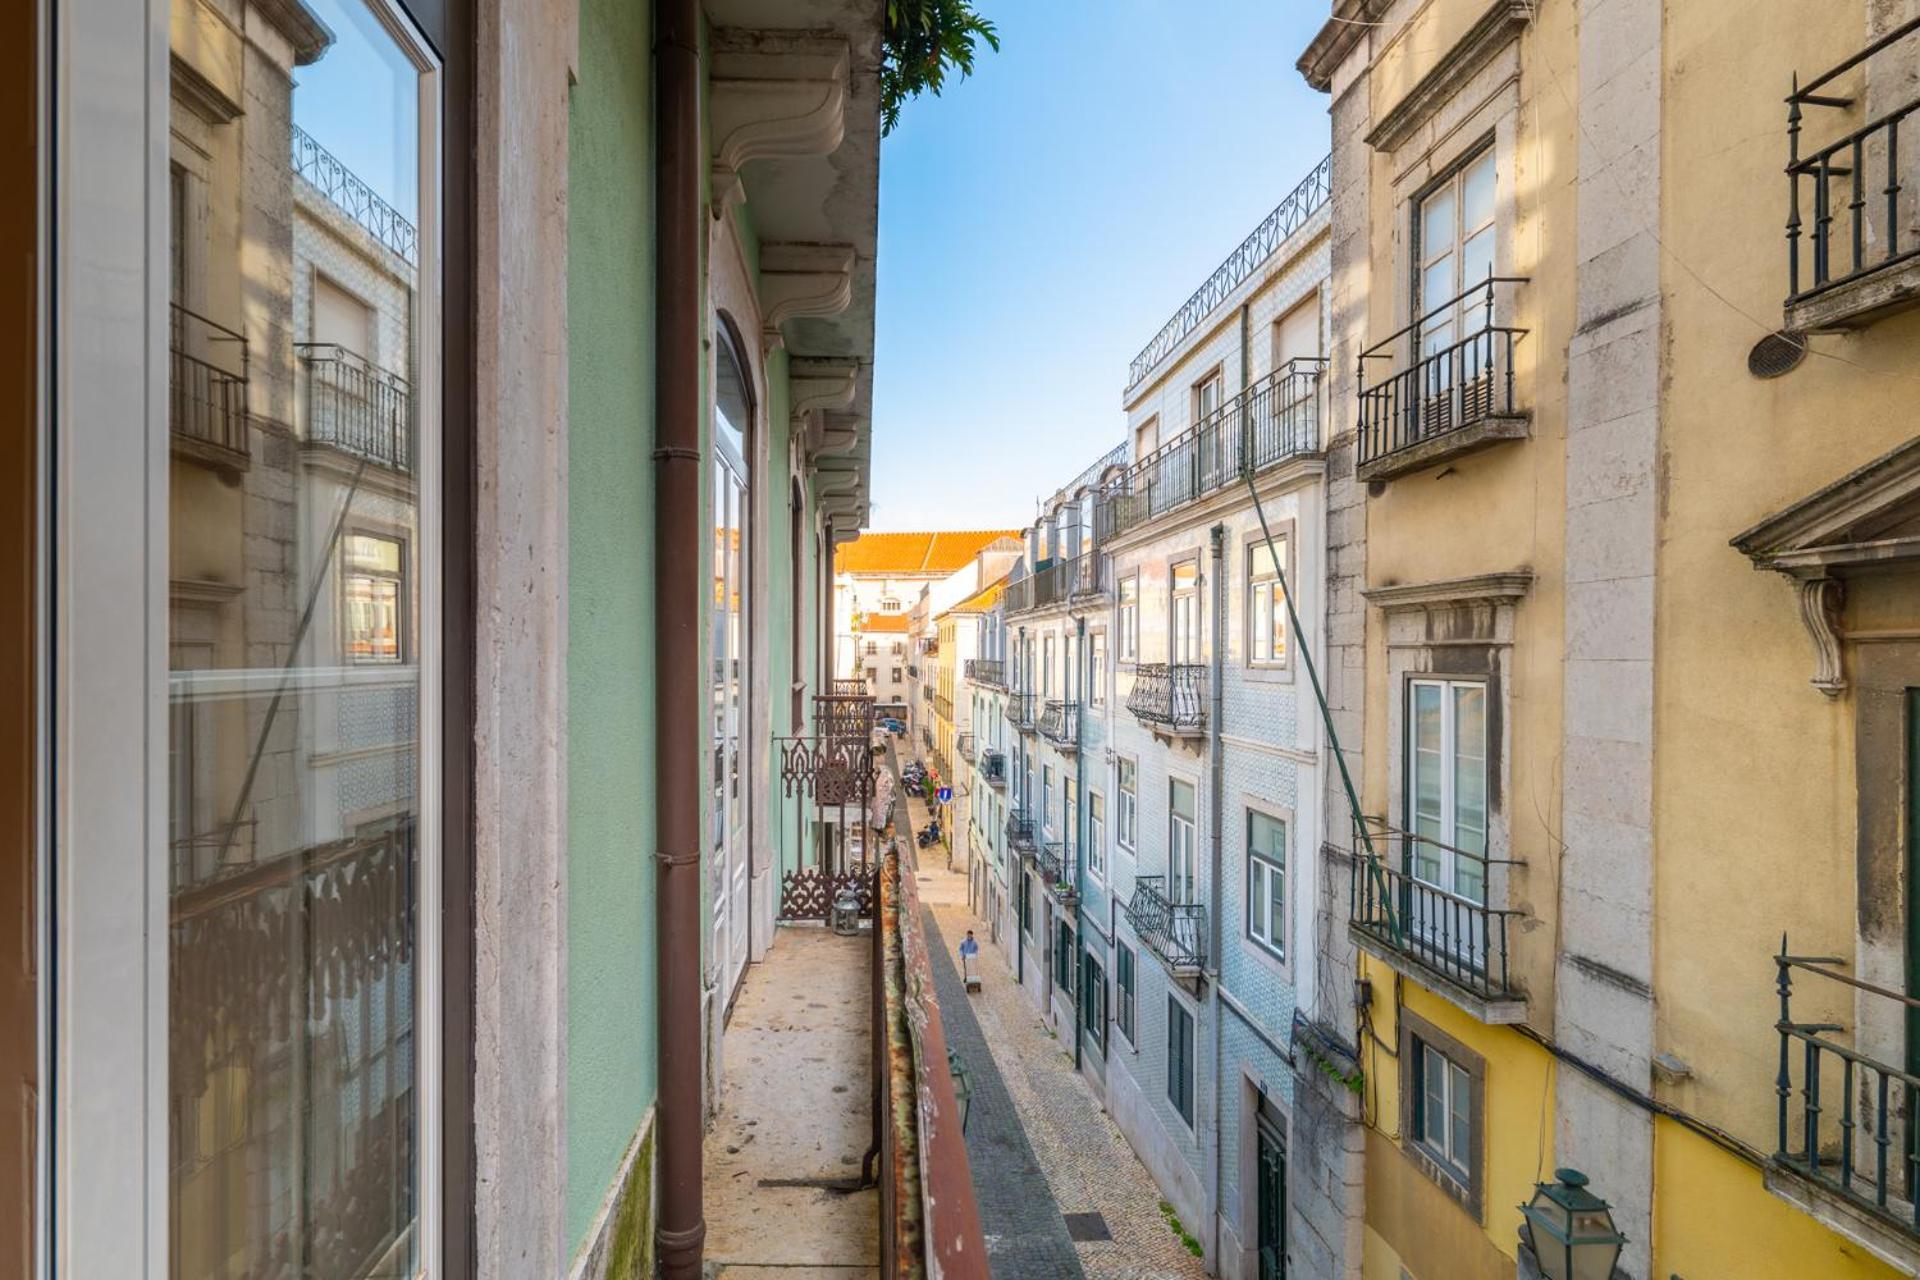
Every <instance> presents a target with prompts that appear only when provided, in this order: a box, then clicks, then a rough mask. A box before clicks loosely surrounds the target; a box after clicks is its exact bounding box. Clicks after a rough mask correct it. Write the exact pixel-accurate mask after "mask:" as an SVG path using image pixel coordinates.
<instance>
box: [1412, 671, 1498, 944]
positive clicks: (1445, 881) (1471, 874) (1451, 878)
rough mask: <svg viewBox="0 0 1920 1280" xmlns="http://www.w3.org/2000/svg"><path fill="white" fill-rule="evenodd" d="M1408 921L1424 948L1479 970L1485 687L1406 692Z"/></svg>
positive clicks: (1420, 684)
mask: <svg viewBox="0 0 1920 1280" xmlns="http://www.w3.org/2000/svg"><path fill="white" fill-rule="evenodd" d="M1408 700H1409V704H1410V705H1409V715H1408V717H1407V734H1408V741H1407V755H1408V763H1409V768H1408V797H1407V812H1408V815H1409V823H1408V825H1409V828H1410V830H1409V836H1410V841H1409V844H1408V865H1407V868H1406V870H1407V872H1408V874H1409V876H1410V877H1411V878H1412V880H1413V881H1415V882H1417V883H1416V884H1414V885H1413V886H1411V887H1410V899H1411V900H1410V901H1409V902H1408V903H1406V904H1404V905H1405V907H1406V915H1407V917H1408V919H1409V920H1410V921H1411V923H1412V926H1413V928H1414V929H1415V930H1416V931H1417V932H1418V934H1419V935H1420V936H1421V937H1422V939H1423V940H1424V941H1425V942H1426V944H1427V945H1429V946H1436V947H1442V948H1444V949H1446V950H1447V951H1448V952H1449V953H1450V954H1452V955H1454V956H1458V957H1461V958H1464V959H1467V960H1469V961H1470V962H1472V963H1474V964H1476V965H1477V964H1478V963H1479V961H1480V959H1481V953H1482V950H1483V948H1484V939H1483V938H1482V937H1481V936H1480V925H1481V922H1482V920H1483V918H1484V913H1483V912H1480V911H1477V910H1476V908H1478V907H1484V906H1485V905H1486V901H1487V686H1486V685H1485V684H1482V683H1480V682H1478V681H1466V680H1415V681H1413V682H1412V684H1411V686H1410V687H1409V691H1408Z"/></svg>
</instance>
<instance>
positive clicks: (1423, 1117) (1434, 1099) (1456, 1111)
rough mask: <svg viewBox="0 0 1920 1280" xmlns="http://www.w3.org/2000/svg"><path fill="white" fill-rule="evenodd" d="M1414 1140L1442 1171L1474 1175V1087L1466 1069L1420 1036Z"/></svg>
mask: <svg viewBox="0 0 1920 1280" xmlns="http://www.w3.org/2000/svg"><path fill="white" fill-rule="evenodd" d="M1413 1061H1414V1076H1415V1078H1416V1079H1417V1080H1418V1081H1419V1082H1420V1084H1419V1091H1418V1092H1417V1093H1416V1094H1415V1095H1414V1099H1413V1137H1414V1141H1416V1142H1418V1143H1419V1144H1420V1145H1421V1146H1422V1147H1424V1148H1425V1149H1426V1153H1427V1154H1428V1155H1429V1156H1431V1157H1433V1159H1434V1161H1435V1162H1436V1163H1437V1164H1439V1166H1440V1167H1441V1169H1442V1170H1444V1171H1445V1172H1447V1173H1450V1174H1452V1175H1454V1176H1455V1177H1456V1178H1458V1179H1459V1180H1460V1181H1461V1182H1463V1183H1464V1182H1466V1181H1467V1180H1468V1178H1470V1177H1471V1176H1472V1172H1473V1169H1472V1163H1471V1162H1472V1158H1473V1141H1472V1135H1473V1087H1472V1079H1471V1077H1469V1076H1468V1074H1467V1069H1466V1068H1465V1067H1463V1066H1461V1065H1460V1064H1459V1063H1457V1062H1454V1061H1453V1060H1452V1059H1451V1058H1449V1057H1447V1055H1446V1054H1444V1053H1442V1052H1440V1050H1438V1049H1436V1048H1434V1047H1433V1046H1432V1045H1430V1044H1428V1043H1427V1042H1426V1041H1424V1040H1422V1039H1420V1038H1419V1037H1418V1036H1415V1037H1414V1040H1413Z"/></svg>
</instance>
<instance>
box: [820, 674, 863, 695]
mask: <svg viewBox="0 0 1920 1280" xmlns="http://www.w3.org/2000/svg"><path fill="white" fill-rule="evenodd" d="M828 687H829V688H830V689H831V690H832V691H833V692H834V693H835V694H838V695H840V696H841V697H847V698H864V697H866V696H867V677H866V676H835V677H834V678H833V681H832V683H831V684H830V685H829V686H828Z"/></svg>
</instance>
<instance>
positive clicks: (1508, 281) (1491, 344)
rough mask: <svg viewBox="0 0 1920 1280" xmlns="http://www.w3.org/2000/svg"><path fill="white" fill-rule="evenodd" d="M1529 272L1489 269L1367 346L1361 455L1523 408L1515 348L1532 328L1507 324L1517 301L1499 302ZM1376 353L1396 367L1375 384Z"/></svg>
mask: <svg viewBox="0 0 1920 1280" xmlns="http://www.w3.org/2000/svg"><path fill="white" fill-rule="evenodd" d="M1527 279H1528V278H1527V277H1525V276H1488V277H1487V278H1486V279H1484V280H1481V281H1479V282H1477V283H1475V284H1474V285H1472V286H1471V287H1469V288H1467V289H1465V290H1463V291H1462V292H1461V293H1460V294H1459V295H1458V296H1456V297H1452V298H1449V299H1447V300H1446V301H1445V302H1442V303H1440V304H1439V305H1438V306H1435V307H1433V308H1432V309H1431V310H1429V311H1427V312H1426V313H1424V314H1423V315H1421V316H1419V317H1418V318H1417V319H1415V320H1414V321H1413V323H1411V324H1409V325H1407V326H1406V327H1405V328H1403V329H1399V330H1397V331H1395V332H1394V333H1391V334H1389V335H1387V336H1386V337H1385V338H1382V339H1381V340H1380V341H1379V342H1376V343H1374V344H1373V345H1372V346H1371V347H1368V348H1367V349H1366V350H1365V351H1363V352H1361V353H1360V368H1359V383H1358V385H1359V388H1360V425H1359V437H1360V439H1359V448H1360V461H1361V462H1363V463H1366V462H1372V461H1373V460H1374V459H1376V458H1384V457H1386V456H1387V455H1389V454H1393V453H1398V452H1399V451H1400V450H1402V449H1411V448H1412V447H1413V446H1415V445H1417V444H1424V443H1426V442H1427V441H1429V440H1433V439H1437V438H1439V437H1441V436H1444V435H1447V434H1448V433H1449V432H1453V431H1459V430H1461V429H1463V428H1465V427H1471V426H1474V425H1476V424H1478V423H1482V422H1485V421H1487V420H1488V419H1489V418H1497V417H1505V416H1510V415H1512V414H1514V413H1517V412H1518V407H1517V406H1516V404H1515V401H1514V388H1513V349H1514V347H1515V345H1516V344H1517V343H1518V342H1519V341H1520V339H1521V338H1523V337H1525V336H1526V333H1527V331H1526V330H1525V329H1517V328H1514V327H1513V326H1511V325H1506V324H1501V323H1500V322H1499V320H1500V316H1501V314H1502V313H1503V312H1505V311H1509V310H1511V305H1510V304H1509V305H1507V306H1501V305H1499V303H1500V291H1501V289H1502V288H1503V287H1504V286H1509V285H1522V284H1526V283H1527ZM1456 335H1458V336H1456ZM1370 360H1384V361H1387V362H1388V366H1389V368H1390V369H1391V370H1392V372H1390V373H1388V374H1387V375H1386V376H1385V378H1384V379H1383V380H1382V381H1379V382H1376V383H1374V384H1373V385H1372V386H1368V385H1367V373H1368V369H1369V366H1368V363H1367V362H1368V361H1370Z"/></svg>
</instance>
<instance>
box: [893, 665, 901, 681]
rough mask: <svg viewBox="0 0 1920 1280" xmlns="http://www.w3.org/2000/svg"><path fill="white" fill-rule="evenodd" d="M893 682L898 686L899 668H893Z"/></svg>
mask: <svg viewBox="0 0 1920 1280" xmlns="http://www.w3.org/2000/svg"><path fill="white" fill-rule="evenodd" d="M893 681H894V683H895V684H898V683H899V682H900V668H898V667H895V668H894V669H893Z"/></svg>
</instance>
